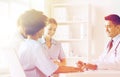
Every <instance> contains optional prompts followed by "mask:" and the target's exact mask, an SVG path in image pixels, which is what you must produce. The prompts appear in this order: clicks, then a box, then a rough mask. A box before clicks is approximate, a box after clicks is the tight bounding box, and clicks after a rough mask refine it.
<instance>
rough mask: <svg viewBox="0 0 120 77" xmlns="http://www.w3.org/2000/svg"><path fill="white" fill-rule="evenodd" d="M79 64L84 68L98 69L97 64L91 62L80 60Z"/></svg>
mask: <svg viewBox="0 0 120 77" xmlns="http://www.w3.org/2000/svg"><path fill="white" fill-rule="evenodd" d="M77 66H78V67H79V68H81V69H82V70H96V69H97V65H95V64H90V63H84V62H82V61H78V62H77Z"/></svg>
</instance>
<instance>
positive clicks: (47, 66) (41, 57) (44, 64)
mask: <svg viewBox="0 0 120 77" xmlns="http://www.w3.org/2000/svg"><path fill="white" fill-rule="evenodd" d="M34 57H35V66H36V67H37V68H38V69H39V70H40V71H41V72H43V73H44V74H45V75H46V76H50V75H51V74H53V73H54V72H55V71H56V70H57V69H58V66H57V65H56V64H54V63H53V62H52V61H51V60H49V58H47V56H45V54H44V53H43V52H42V48H41V47H40V46H39V47H37V48H36V52H35V53H34Z"/></svg>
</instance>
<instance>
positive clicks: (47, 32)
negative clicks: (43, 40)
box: [44, 23, 57, 37]
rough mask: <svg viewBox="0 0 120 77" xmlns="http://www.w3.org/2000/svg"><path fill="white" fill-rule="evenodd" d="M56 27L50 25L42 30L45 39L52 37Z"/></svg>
mask: <svg viewBox="0 0 120 77" xmlns="http://www.w3.org/2000/svg"><path fill="white" fill-rule="evenodd" d="M56 28H57V25H56V24H53V23H50V24H48V25H47V26H46V27H45V28H44V35H45V36H47V37H52V36H53V35H54V34H55V32H56Z"/></svg>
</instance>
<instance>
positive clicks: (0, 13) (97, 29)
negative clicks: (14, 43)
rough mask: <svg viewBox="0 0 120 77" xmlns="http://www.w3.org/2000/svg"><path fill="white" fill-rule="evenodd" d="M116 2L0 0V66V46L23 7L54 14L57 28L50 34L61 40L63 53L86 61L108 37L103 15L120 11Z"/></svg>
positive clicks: (0, 62) (0, 63)
mask: <svg viewBox="0 0 120 77" xmlns="http://www.w3.org/2000/svg"><path fill="white" fill-rule="evenodd" d="M119 4H120V1H119V0H0V68H4V69H7V68H8V63H7V61H6V60H5V58H6V57H5V55H4V52H3V51H2V50H3V49H4V47H5V46H7V44H8V43H9V41H10V39H9V38H10V37H11V36H12V35H13V34H14V33H15V32H16V22H17V18H18V16H19V15H20V14H22V13H23V12H24V11H26V10H29V9H36V10H40V11H43V12H44V14H45V15H47V16H48V17H53V18H55V19H56V20H57V22H58V28H57V31H56V34H55V36H54V38H55V39H56V40H58V41H60V42H61V43H62V46H63V49H64V51H65V54H66V57H67V58H69V60H72V59H73V58H74V59H75V58H78V59H79V58H83V59H85V60H86V61H88V60H91V59H95V58H97V57H98V56H99V55H100V54H101V52H102V51H103V49H104V46H105V44H106V42H107V40H108V39H109V38H108V37H107V35H106V33H105V23H104V16H106V15H109V14H112V13H113V14H118V15H120V7H119ZM74 59H73V60H74ZM69 62H71V61H69ZM0 71H1V69H0Z"/></svg>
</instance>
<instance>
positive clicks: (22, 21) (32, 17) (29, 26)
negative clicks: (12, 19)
mask: <svg viewBox="0 0 120 77" xmlns="http://www.w3.org/2000/svg"><path fill="white" fill-rule="evenodd" d="M46 22H47V16H45V15H43V13H42V12H41V11H37V10H34V9H32V10H28V11H26V12H25V13H23V14H22V15H21V16H20V17H19V18H18V25H19V26H22V27H23V29H24V32H25V34H26V35H34V34H36V33H37V32H38V31H39V30H41V29H43V28H44V27H45V25H46Z"/></svg>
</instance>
